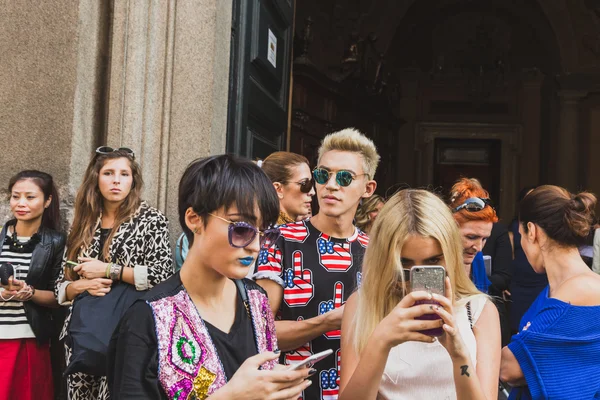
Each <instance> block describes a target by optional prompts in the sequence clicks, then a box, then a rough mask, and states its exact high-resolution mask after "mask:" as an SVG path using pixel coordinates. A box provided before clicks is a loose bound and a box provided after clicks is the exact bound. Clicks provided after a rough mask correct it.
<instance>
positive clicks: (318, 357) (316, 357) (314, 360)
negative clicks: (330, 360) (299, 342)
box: [288, 349, 333, 371]
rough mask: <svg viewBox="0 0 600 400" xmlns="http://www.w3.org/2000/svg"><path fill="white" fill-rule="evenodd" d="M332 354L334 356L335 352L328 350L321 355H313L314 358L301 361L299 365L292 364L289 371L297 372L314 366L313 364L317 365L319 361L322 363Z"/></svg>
mask: <svg viewBox="0 0 600 400" xmlns="http://www.w3.org/2000/svg"><path fill="white" fill-rule="evenodd" d="M331 354H333V350H331V349H327V350H325V351H322V352H320V353H317V354H313V355H312V356H310V357H308V358H306V359H304V360H302V361H300V362H299V363H298V364H292V365H290V366H289V367H288V370H290V371H296V370H298V369H301V368H304V367H306V366H308V365H312V364H316V363H318V362H319V361H321V360H322V359H324V358H326V357H328V356H330V355H331Z"/></svg>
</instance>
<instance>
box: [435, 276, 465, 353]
mask: <svg viewBox="0 0 600 400" xmlns="http://www.w3.org/2000/svg"><path fill="white" fill-rule="evenodd" d="M445 283H446V294H447V297H445V296H441V295H439V294H434V295H433V300H435V301H437V302H438V303H440V305H439V306H433V309H434V310H435V312H436V314H438V315H439V316H440V317H442V321H443V326H442V328H443V329H444V334H443V335H442V336H440V337H439V341H440V344H441V345H442V346H444V347H445V348H446V351H448V354H450V358H452V359H453V360H459V359H460V360H463V359H464V358H465V357H469V351H468V349H467V347H466V345H465V343H464V342H463V340H462V336H461V335H460V331H459V329H458V325H457V324H456V318H455V316H454V307H453V306H452V301H450V300H449V299H453V298H454V293H452V285H451V284H450V278H448V277H446V282H445Z"/></svg>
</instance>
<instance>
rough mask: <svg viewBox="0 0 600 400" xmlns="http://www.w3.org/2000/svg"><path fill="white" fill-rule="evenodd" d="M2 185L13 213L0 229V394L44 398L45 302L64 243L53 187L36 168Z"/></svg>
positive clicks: (49, 302)
mask: <svg viewBox="0 0 600 400" xmlns="http://www.w3.org/2000/svg"><path fill="white" fill-rule="evenodd" d="M8 190H9V193H10V209H11V212H12V214H13V216H14V219H11V220H10V221H8V222H7V223H6V224H5V225H4V227H3V229H2V231H1V232H0V244H1V246H2V247H1V248H0V264H2V265H3V268H5V267H6V264H11V265H12V268H13V270H14V275H12V276H11V277H10V278H9V279H8V285H2V287H1V288H0V355H1V364H2V368H0V400H8V399H17V398H18V399H24V400H28V399H36V400H46V399H48V400H49V399H52V398H53V396H54V394H53V380H52V368H51V364H50V347H49V342H50V341H51V340H52V339H54V337H53V336H54V335H53V334H54V332H53V329H52V327H53V323H52V313H51V308H56V307H57V306H58V303H57V301H56V299H55V297H54V284H55V282H56V279H57V277H58V275H59V273H60V269H61V260H62V255H63V251H64V246H65V235H64V234H62V233H59V232H58V231H57V230H58V228H59V226H60V220H59V219H60V213H59V201H58V192H57V190H56V187H55V185H54V183H53V180H52V177H51V176H50V175H48V174H46V173H44V172H40V171H22V172H20V173H18V174H17V175H15V176H14V177H13V178H12V179H11V180H10V183H9V185H8ZM53 343H54V342H53ZM57 372H58V371H57Z"/></svg>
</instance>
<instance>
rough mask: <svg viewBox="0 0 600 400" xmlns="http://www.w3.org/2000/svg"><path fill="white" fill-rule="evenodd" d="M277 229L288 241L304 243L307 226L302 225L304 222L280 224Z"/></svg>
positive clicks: (306, 235)
mask: <svg viewBox="0 0 600 400" xmlns="http://www.w3.org/2000/svg"><path fill="white" fill-rule="evenodd" d="M279 231H280V232H281V236H283V237H284V238H285V240H287V241H290V242H297V243H304V241H305V240H306V238H307V237H308V228H307V227H306V225H304V222H296V223H295V224H288V225H284V226H280V227H279Z"/></svg>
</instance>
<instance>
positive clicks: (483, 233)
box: [449, 178, 498, 293]
mask: <svg viewBox="0 0 600 400" xmlns="http://www.w3.org/2000/svg"><path fill="white" fill-rule="evenodd" d="M489 197H490V196H489V194H488V192H487V191H486V190H485V189H484V188H483V187H482V186H481V183H479V181H478V180H477V179H473V178H461V179H460V180H459V181H458V182H456V183H455V184H454V186H452V190H451V191H450V204H449V205H450V209H451V210H452V214H453V216H454V219H455V220H456V222H457V223H458V226H459V229H460V235H461V238H462V244H463V263H464V266H465V269H466V271H467V273H468V274H469V275H470V276H471V278H472V280H473V282H474V283H475V286H477V288H478V289H479V290H481V291H482V292H484V293H488V291H489V287H490V285H491V284H492V283H491V282H490V279H489V277H488V276H487V275H486V273H485V264H484V261H483V253H482V252H481V250H482V249H483V246H485V242H486V241H487V239H488V238H489V237H490V234H491V233H492V227H493V225H494V223H495V222H498V216H497V215H496V211H495V210H494V208H493V207H492V206H491V201H490V198H489Z"/></svg>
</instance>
